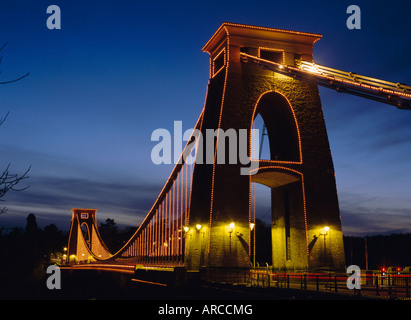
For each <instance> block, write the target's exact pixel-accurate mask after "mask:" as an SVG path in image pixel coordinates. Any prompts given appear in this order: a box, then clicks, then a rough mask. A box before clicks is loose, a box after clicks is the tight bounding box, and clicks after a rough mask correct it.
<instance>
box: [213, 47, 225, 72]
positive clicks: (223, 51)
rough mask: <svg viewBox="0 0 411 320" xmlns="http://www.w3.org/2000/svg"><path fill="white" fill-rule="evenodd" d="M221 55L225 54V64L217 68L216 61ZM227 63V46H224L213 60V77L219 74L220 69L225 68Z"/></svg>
mask: <svg viewBox="0 0 411 320" xmlns="http://www.w3.org/2000/svg"><path fill="white" fill-rule="evenodd" d="M221 55H224V56H223V58H224V63H223V65H222V66H221V67H220V69H218V70H216V69H215V62H216V60H217V59H218V58H220V56H221ZM226 64H227V55H226V49H225V47H224V48H223V49H222V50H221V51H220V52H219V53H218V54H217V55H216V56H215V57H214V59H213V60H212V62H211V77H212V78H214V77H215V76H216V75H217V74H219V73H220V71H221V70H223V69H224V67H225V66H226Z"/></svg>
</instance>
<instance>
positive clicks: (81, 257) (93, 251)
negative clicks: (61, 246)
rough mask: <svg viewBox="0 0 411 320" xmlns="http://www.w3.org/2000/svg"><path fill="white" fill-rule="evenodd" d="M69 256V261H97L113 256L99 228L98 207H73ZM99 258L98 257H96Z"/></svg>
mask: <svg viewBox="0 0 411 320" xmlns="http://www.w3.org/2000/svg"><path fill="white" fill-rule="evenodd" d="M71 211H72V212H73V215H72V218H71V227H70V235H69V240H68V248H67V258H68V260H69V261H95V260H97V259H106V258H109V257H110V256H111V254H110V252H109V250H108V249H107V247H106V246H105V245H104V242H103V240H102V239H101V237H100V234H99V232H98V228H97V221H96V212H97V209H78V208H75V209H72V210H71ZM96 258H97V259H96Z"/></svg>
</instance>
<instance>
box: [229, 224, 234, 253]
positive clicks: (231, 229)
mask: <svg viewBox="0 0 411 320" xmlns="http://www.w3.org/2000/svg"><path fill="white" fill-rule="evenodd" d="M234 227H235V223H234V222H231V223H230V224H229V225H228V233H229V235H230V259H231V234H232V233H233V231H234Z"/></svg>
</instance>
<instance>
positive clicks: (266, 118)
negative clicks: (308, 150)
mask: <svg viewBox="0 0 411 320" xmlns="http://www.w3.org/2000/svg"><path fill="white" fill-rule="evenodd" d="M253 127H254V128H255V129H258V130H259V132H258V133H259V137H258V141H259V150H258V153H257V152H256V151H257V150H253V149H252V150H253V151H254V152H253V154H254V155H255V156H258V158H259V159H265V160H274V161H290V162H300V161H301V152H300V150H301V146H300V137H299V131H298V125H297V121H296V118H295V115H294V112H293V109H292V107H291V105H290V103H289V101H288V100H287V99H286V98H285V96H283V95H281V94H279V93H277V92H273V91H270V92H267V93H265V94H263V95H262V96H260V98H259V100H258V102H257V105H256V107H255V109H254V114H253ZM268 150H269V151H268Z"/></svg>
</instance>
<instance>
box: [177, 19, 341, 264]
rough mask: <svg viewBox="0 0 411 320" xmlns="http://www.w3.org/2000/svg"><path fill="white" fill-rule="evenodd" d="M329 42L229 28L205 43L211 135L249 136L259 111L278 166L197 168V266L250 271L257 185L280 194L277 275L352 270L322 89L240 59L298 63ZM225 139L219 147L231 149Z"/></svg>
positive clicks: (191, 260) (275, 201) (190, 246)
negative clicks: (346, 252) (254, 187)
mask: <svg viewBox="0 0 411 320" xmlns="http://www.w3.org/2000/svg"><path fill="white" fill-rule="evenodd" d="M320 38H321V35H318V34H311V33H305V32H295V31H288V30H279V29H272V28H262V27H254V26H246V25H239V24H232V23H224V24H222V25H221V26H220V27H219V28H218V30H217V31H216V32H215V33H214V35H213V36H212V37H211V39H210V40H209V41H208V42H207V43H206V44H205V46H204V48H203V51H205V52H207V53H209V54H210V80H209V84H208V90H207V97H206V103H205V110H204V115H203V119H202V127H201V132H202V133H203V136H205V134H206V130H207V129H213V130H216V129H219V128H220V129H222V130H225V131H227V130H228V129H234V130H236V132H239V130H240V129H247V130H249V131H250V129H251V128H252V125H253V122H254V119H255V117H256V116H257V114H260V115H261V117H262V118H263V120H264V122H265V125H266V127H267V133H268V137H269V145H270V159H266V160H260V161H259V163H258V167H259V169H258V171H257V170H254V171H252V172H251V173H252V175H242V174H241V171H240V170H241V169H242V168H244V164H242V163H240V161H237V164H196V166H195V169H194V176H193V187H192V188H193V189H192V195H191V211H190V225H193V226H195V225H198V226H201V227H199V229H198V230H196V231H195V232H192V233H191V234H190V236H189V237H188V238H187V246H186V259H185V263H186V265H187V267H188V268H189V269H198V268H199V267H201V266H211V267H249V266H250V252H251V250H250V236H251V229H250V212H251V208H250V203H251V195H250V185H251V182H256V183H261V184H264V185H266V186H268V187H269V188H270V189H271V202H272V206H271V207H272V248H273V249H272V255H273V266H274V268H276V269H288V270H291V269H312V268H321V267H327V268H332V269H334V270H342V269H343V268H344V266H345V261H344V249H343V238H342V230H341V221H340V214H339V207H338V199H337V191H336V183H335V175H334V168H333V163H332V158H331V152H330V147H329V142H328V137H327V132H326V127H325V122H324V117H323V113H322V107H321V101H320V97H319V93H318V88H317V86H316V85H313V84H309V83H306V82H301V81H299V80H295V79H293V78H291V77H287V76H283V75H280V74H277V73H274V72H272V71H266V70H264V69H261V68H260V67H259V66H256V65H253V64H246V63H243V62H242V61H241V53H242V52H244V53H247V54H250V55H254V56H257V57H261V58H264V59H266V60H271V61H275V62H278V63H281V64H286V65H291V66H294V65H295V59H302V60H305V61H312V48H313V45H314V43H315V42H316V41H318V40H319V39H320ZM223 138H224V137H222V136H220V137H219V138H218V139H217V145H218V144H221V143H227V142H226V141H225V140H224V139H223ZM203 145H205V143H204V144H203ZM248 149H249V150H250V145H249V146H248ZM232 223H233V224H232ZM325 227H327V228H325ZM267 241H269V240H268V239H267Z"/></svg>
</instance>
